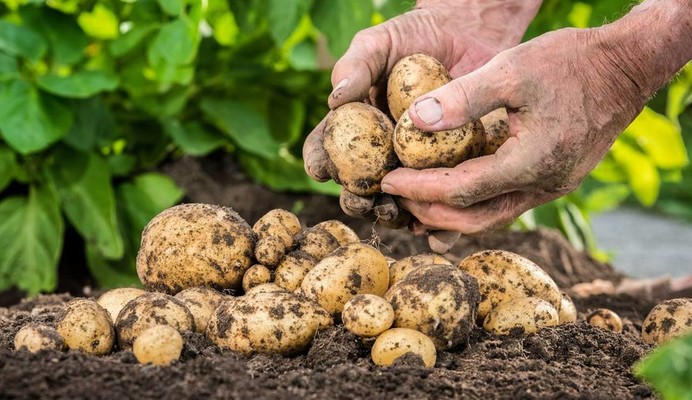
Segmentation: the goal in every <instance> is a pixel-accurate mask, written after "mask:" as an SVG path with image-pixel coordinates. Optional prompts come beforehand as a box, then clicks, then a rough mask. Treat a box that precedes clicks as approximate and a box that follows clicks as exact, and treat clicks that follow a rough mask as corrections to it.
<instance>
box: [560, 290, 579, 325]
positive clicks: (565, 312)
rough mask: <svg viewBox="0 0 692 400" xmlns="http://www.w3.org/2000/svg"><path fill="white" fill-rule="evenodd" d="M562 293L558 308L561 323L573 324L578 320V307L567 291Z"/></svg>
mask: <svg viewBox="0 0 692 400" xmlns="http://www.w3.org/2000/svg"><path fill="white" fill-rule="evenodd" d="M561 294H562V299H561V300H560V309H559V310H557V313H558V317H559V318H560V325H562V324H571V323H572V322H575V321H576V320H577V307H576V306H575V305H574V302H573V301H572V299H571V298H570V297H569V296H568V295H567V293H565V292H561Z"/></svg>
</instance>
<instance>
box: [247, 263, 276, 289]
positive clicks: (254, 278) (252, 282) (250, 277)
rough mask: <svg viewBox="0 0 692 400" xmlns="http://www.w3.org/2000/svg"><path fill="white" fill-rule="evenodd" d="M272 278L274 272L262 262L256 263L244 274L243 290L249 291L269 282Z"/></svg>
mask: <svg viewBox="0 0 692 400" xmlns="http://www.w3.org/2000/svg"><path fill="white" fill-rule="evenodd" d="M271 280H272V272H271V271H270V270H269V268H267V267H265V266H264V265H262V264H255V265H253V266H252V267H250V268H248V270H247V271H245V275H243V290H244V291H245V292H246V293H247V291H248V290H250V289H252V288H253V287H255V286H257V285H261V284H263V283H269V282H271Z"/></svg>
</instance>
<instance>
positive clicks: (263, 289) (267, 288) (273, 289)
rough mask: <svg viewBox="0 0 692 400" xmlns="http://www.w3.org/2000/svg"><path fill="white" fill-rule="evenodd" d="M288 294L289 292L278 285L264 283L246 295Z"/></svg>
mask: <svg viewBox="0 0 692 400" xmlns="http://www.w3.org/2000/svg"><path fill="white" fill-rule="evenodd" d="M277 292H278V293H288V290H286V289H284V288H282V287H281V286H279V285H277V284H276V283H273V282H269V283H263V284H261V285H257V286H254V287H252V288H250V290H248V291H247V292H245V294H246V295H248V294H255V293H277Z"/></svg>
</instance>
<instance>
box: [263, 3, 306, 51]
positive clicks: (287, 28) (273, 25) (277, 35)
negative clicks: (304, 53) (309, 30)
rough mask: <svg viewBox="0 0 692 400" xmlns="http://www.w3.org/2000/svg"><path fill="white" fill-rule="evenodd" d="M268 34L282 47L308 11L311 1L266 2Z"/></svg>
mask: <svg viewBox="0 0 692 400" xmlns="http://www.w3.org/2000/svg"><path fill="white" fill-rule="evenodd" d="M268 2H269V3H268V7H269V15H268V18H269V32H270V33H271V35H272V38H274V40H275V41H276V43H277V44H278V45H282V44H283V43H284V42H285V41H286V39H288V37H289V36H290V35H291V33H293V31H294V30H295V29H296V27H297V26H298V23H299V22H300V20H301V18H302V17H303V15H304V14H305V13H306V12H307V11H308V10H309V9H310V6H311V5H312V0H268Z"/></svg>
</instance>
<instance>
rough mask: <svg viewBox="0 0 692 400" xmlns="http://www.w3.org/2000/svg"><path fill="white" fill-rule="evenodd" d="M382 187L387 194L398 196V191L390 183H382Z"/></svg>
mask: <svg viewBox="0 0 692 400" xmlns="http://www.w3.org/2000/svg"><path fill="white" fill-rule="evenodd" d="M380 187H381V188H382V191H383V192H385V193H389V194H396V193H395V192H396V189H394V186H392V185H391V184H389V183H385V182H382V184H381V186H380Z"/></svg>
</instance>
